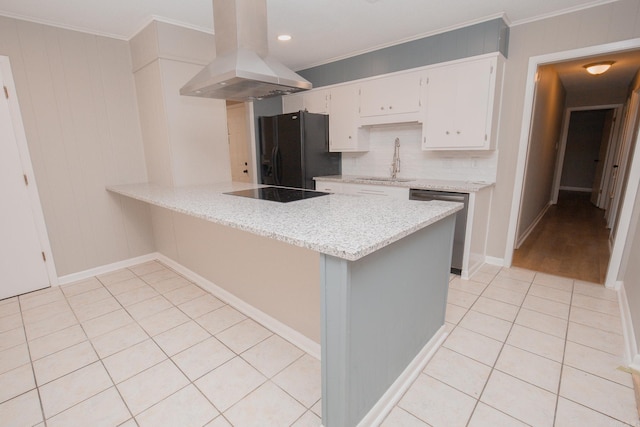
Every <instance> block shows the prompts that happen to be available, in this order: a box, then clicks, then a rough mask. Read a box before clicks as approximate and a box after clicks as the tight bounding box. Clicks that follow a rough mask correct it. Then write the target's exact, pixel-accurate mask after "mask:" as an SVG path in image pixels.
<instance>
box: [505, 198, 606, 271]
mask: <svg viewBox="0 0 640 427" xmlns="http://www.w3.org/2000/svg"><path fill="white" fill-rule="evenodd" d="M590 196H591V194H590V193H580V192H573V191H561V192H560V194H559V196H558V204H557V205H554V206H551V207H550V208H549V210H548V211H547V213H546V214H545V216H544V218H543V219H542V221H540V223H539V224H538V226H537V227H536V228H535V229H534V230H533V232H532V233H531V234H530V235H529V237H528V238H527V240H526V241H525V242H524V244H523V245H522V246H521V247H520V248H519V249H517V250H516V251H515V252H514V254H513V266H514V267H521V268H526V269H530V270H535V271H540V272H543V273H548V274H554V275H558V276H564V277H570V278H573V279H578V280H584V281H587V282H593V283H600V284H603V283H604V279H605V275H606V274H607V266H608V264H609V256H610V254H609V244H608V238H609V230H608V229H607V228H606V221H605V219H604V211H603V210H602V209H598V208H597V207H595V206H593V205H592V204H591V202H590V201H589V198H590Z"/></svg>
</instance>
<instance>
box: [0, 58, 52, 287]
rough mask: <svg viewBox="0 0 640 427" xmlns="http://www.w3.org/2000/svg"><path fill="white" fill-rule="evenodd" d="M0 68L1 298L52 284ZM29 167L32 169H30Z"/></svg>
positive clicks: (3, 75) (4, 77) (3, 74)
mask: <svg viewBox="0 0 640 427" xmlns="http://www.w3.org/2000/svg"><path fill="white" fill-rule="evenodd" d="M7 77H8V76H6V75H5V73H4V71H3V69H2V68H1V67H0V84H1V86H2V88H0V89H1V90H2V92H0V200H1V201H2V202H1V206H2V207H1V208H0V299H4V298H8V297H12V296H15V295H19V294H23V293H26V292H30V291H34V290H36V289H42V288H46V287H48V286H50V282H49V275H48V272H47V266H46V263H45V261H44V259H43V253H44V250H43V246H42V244H41V242H40V238H39V233H38V229H37V226H36V216H35V214H34V212H33V207H32V203H31V199H30V196H29V189H28V175H26V174H25V168H24V167H23V161H29V159H23V158H21V156H20V150H19V148H18V141H17V139H16V132H15V130H14V120H12V117H11V113H10V109H9V100H8V97H7V96H8V95H6V94H7V93H8V92H7V90H6V89H5V88H6V87H7V84H6V83H5V80H6V78H7ZM29 169H30V168H29Z"/></svg>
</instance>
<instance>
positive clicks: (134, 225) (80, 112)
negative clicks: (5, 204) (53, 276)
mask: <svg viewBox="0 0 640 427" xmlns="http://www.w3.org/2000/svg"><path fill="white" fill-rule="evenodd" d="M0 55H7V56H8V57H9V59H10V61H11V66H12V72H13V75H14V79H15V83H16V87H17V91H18V98H19V102H20V109H21V112H22V117H23V121H24V126H25V132H26V136H27V141H28V145H29V152H30V155H31V160H32V162H33V168H34V171H35V176H36V180H37V182H38V188H39V191H40V199H41V202H42V207H43V211H44V216H45V222H46V225H47V231H48V234H49V239H50V241H51V246H52V251H53V257H54V262H55V265H56V269H57V273H58V275H59V276H64V275H67V274H71V273H75V272H79V271H83V270H87V269H90V268H94V267H98V266H101V265H105V264H109V263H113V262H117V261H121V260H125V259H128V258H131V257H135V256H139V255H143V254H146V253H149V252H153V250H154V243H153V236H152V232H151V227H150V215H149V208H148V207H147V206H146V205H145V204H142V203H139V202H134V201H127V200H123V199H122V198H119V197H116V196H114V195H112V194H110V193H108V192H107V191H106V190H105V186H106V185H109V184H121V183H132V182H140V181H146V178H147V176H146V168H145V161H144V152H143V147H142V139H141V134H140V124H139V121H138V111H137V104H136V98H135V88H134V82H133V75H132V74H131V59H130V55H129V47H128V44H127V43H126V42H123V41H119V40H114V39H110V38H106V37H100V36H94V35H89V34H84V33H79V32H75V31H69V30H63V29H59V28H54V27H49V26H45V25H40V24H34V23H29V22H25V21H20V20H16V19H11V18H5V17H0Z"/></svg>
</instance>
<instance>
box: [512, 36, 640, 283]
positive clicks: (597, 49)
mask: <svg viewBox="0 0 640 427" xmlns="http://www.w3.org/2000/svg"><path fill="white" fill-rule="evenodd" d="M637 48H640V38H635V39H630V40H625V41H621V42H615V43H607V44H603V45H598V46H590V47H585V48H580V49H573V50H568V51H563V52H555V53H550V54H546V55H540V56H533V57H531V58H529V68H528V71H527V79H526V82H527V83H526V89H525V96H524V104H523V107H524V108H523V111H522V122H521V127H520V142H519V144H518V158H517V162H516V176H515V179H514V187H513V198H512V200H511V212H510V215H509V227H508V230H507V245H506V248H505V255H504V262H505V263H504V266H507V267H508V266H511V262H512V261H513V251H514V248H515V242H516V233H517V225H518V217H519V215H520V201H521V199H522V190H523V183H524V172H525V168H526V163H527V162H526V161H527V152H528V147H529V131H530V129H531V118H532V111H533V99H534V95H535V83H536V79H535V77H536V72H537V69H538V66H539V65H543V64H550V63H554V62H562V61H568V60H571V59H578V58H584V57H590V56H595V55H601V54H607V53H612V52H620V51H625V50H631V49H637ZM636 151H638V150H636ZM637 163H640V161H639V162H637ZM629 181H630V182H631V180H629ZM634 184H637V182H636V183H634ZM628 194H629V190H628V189H627V195H626V196H628ZM626 196H625V199H626ZM634 196H635V193H634ZM627 225H628V224H627ZM620 235H621V236H622V234H620ZM617 240H623V239H617ZM624 240H626V238H625V239H624ZM618 243H620V244H621V245H622V247H624V243H625V242H615V244H614V249H615V246H616V245H618ZM612 256H613V255H612ZM617 264H618V265H617V267H615V265H616V263H613V264H612V263H611V262H610V263H609V270H608V271H607V278H608V280H607V281H605V284H607V283H610V279H609V277H610V275H611V277H614V278H615V277H616V276H617V274H618V269H619V267H620V265H619V261H618V262H617ZM612 266H613V267H612ZM614 270H615V275H614ZM610 286H613V285H610Z"/></svg>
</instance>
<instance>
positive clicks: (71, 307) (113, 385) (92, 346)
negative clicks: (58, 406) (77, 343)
mask: <svg viewBox="0 0 640 427" xmlns="http://www.w3.org/2000/svg"><path fill="white" fill-rule="evenodd" d="M93 277H94V278H95V279H96V280H98V282H100V285H101V287H102V288H103V289H105V290H106V291H107V292H108V293H109V295H111V297H112V298H115V297H114V296H113V294H112V293H111V291H110V290H109V289H108V288H107V287H106V286H105V284H104V283H102V281H101V280H100V279H99V278H98V277H97V276H93ZM60 291H61V292H62V294H63V296H64V297H65V299H66V300H67V304H69V300H68V298H67V295H66V294H65V293H64V291H63V290H62V289H60ZM87 292H90V291H87ZM84 293H86V292H84ZM81 294H82V293H81ZM81 294H78V295H81ZM105 299H106V298H105ZM116 301H117V302H118V304H120V301H118V300H117V299H116ZM120 305H121V306H122V304H120ZM69 308H70V309H71V312H72V313H73V316H74V317H75V318H76V320H77V322H78V325H79V326H80V328H81V329H82V332H83V333H84V335H85V336H86V337H87V341H88V342H89V345H91V348H92V349H93V351H94V353H95V354H96V356H97V357H98V361H100V364H101V366H102V369H104V371H105V372H106V374H107V376H108V377H109V380H111V384H112V387H113V388H114V389H115V390H116V392H117V393H118V396H120V400H122V403H123V404H124V406H125V408H127V411H129V415H130V416H131V418H129V419H134V416H133V413H132V412H131V408H129V405H128V404H127V402H126V401H125V400H124V397H123V396H122V395H121V394H120V390H119V389H118V387H117V386H116V383H115V381H114V380H113V378H112V377H111V374H110V373H109V370H108V369H107V367H106V366H105V364H104V361H103V360H102V357H100V354H99V353H98V350H97V349H96V348H95V346H94V344H93V341H92V340H91V338H89V335H88V334H87V331H85V329H84V326H82V322H80V319H78V316H77V315H76V312H75V311H74V309H73V306H71V304H69ZM99 317H100V316H99ZM93 363H95V362H93ZM91 364H92V363H91ZM91 364H89V365H86V366H90V365H91ZM86 366H83V367H81V368H78V369H76V370H75V371H73V372H76V371H78V370H80V369H83V368H85V367H86ZM69 374H70V373H67V374H65V375H63V376H62V377H64V376H66V375H69ZM62 377H59V378H62ZM56 379H58V378H56ZM53 381H55V380H53ZM109 388H111V387H109ZM109 388H107V389H106V390H109ZM106 390H102V391H100V392H98V393H96V394H94V395H93V396H90V397H88V398H87V399H84V400H83V401H81V402H78V403H76V404H74V405H72V406H71V407H69V408H66V409H64V410H63V411H61V412H60V413H59V414H62V413H64V412H65V411H68V410H69V409H71V408H73V407H75V406H77V405H79V404H81V403H83V402H86V401H87V400H89V399H92V398H94V397H95V396H97V395H99V394H100V393H104V392H105V391H106ZM59 414H56V415H59ZM56 415H54V416H56ZM52 418H53V417H52ZM127 421H128V420H125V421H124V422H127ZM134 421H135V419H134ZM121 424H122V423H121ZM136 424H137V422H136Z"/></svg>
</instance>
